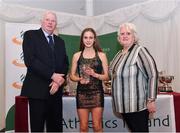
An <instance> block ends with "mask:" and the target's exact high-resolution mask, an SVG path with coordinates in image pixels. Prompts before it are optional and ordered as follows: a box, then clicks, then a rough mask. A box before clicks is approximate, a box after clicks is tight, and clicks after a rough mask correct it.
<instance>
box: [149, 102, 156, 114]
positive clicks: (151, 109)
mask: <svg viewBox="0 0 180 133" xmlns="http://www.w3.org/2000/svg"><path fill="white" fill-rule="evenodd" d="M147 109H148V111H149V113H155V112H156V105H155V101H148V102H147Z"/></svg>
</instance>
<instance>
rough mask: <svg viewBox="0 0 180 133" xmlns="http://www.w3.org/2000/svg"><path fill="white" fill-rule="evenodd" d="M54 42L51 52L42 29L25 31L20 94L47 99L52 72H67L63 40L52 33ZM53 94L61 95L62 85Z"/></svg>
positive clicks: (66, 58)
mask: <svg viewBox="0 0 180 133" xmlns="http://www.w3.org/2000/svg"><path fill="white" fill-rule="evenodd" d="M54 43H55V46H54V52H53V50H52V49H51V48H50V46H49V44H48V41H47V39H46V37H45V35H44V33H43V31H42V29H39V30H30V31H27V32H25V34H24V40H23V53H24V62H25V65H26V67H27V74H26V77H25V80H24V83H23V86H22V91H21V96H26V97H28V98H33V99H47V98H48V96H49V95H50V93H49V91H50V87H49V84H50V83H51V81H52V80H51V76H52V75H53V73H54V72H56V73H61V74H65V75H66V74H67V72H68V65H69V63H68V57H67V55H66V50H65V44H64V41H63V40H62V39H61V38H60V37H58V36H56V35H54ZM54 96H57V97H59V96H62V87H61V88H60V89H59V90H58V92H56V93H55V94H54Z"/></svg>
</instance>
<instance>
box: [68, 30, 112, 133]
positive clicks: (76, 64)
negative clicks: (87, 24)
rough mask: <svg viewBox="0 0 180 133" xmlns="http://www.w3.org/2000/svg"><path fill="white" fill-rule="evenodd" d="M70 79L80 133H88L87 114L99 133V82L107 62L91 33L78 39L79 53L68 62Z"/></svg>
mask: <svg viewBox="0 0 180 133" xmlns="http://www.w3.org/2000/svg"><path fill="white" fill-rule="evenodd" d="M70 78H71V79H72V80H73V81H76V82H78V86H77V95H76V106H77V113H78V117H79V120H80V132H88V120H89V113H91V116H92V122H93V130H94V132H102V131H103V129H102V115H103V108H104V91H103V86H102V80H108V79H109V78H108V61H107V57H106V54H105V53H103V52H102V50H101V48H100V47H99V44H98V40H97V36H96V33H95V31H94V29H92V28H86V29H84V30H83V32H82V34H81V38H80V51H79V52H77V53H75V54H74V56H73V59H72V68H71V73H70Z"/></svg>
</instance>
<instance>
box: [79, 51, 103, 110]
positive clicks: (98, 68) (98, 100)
mask: <svg viewBox="0 0 180 133" xmlns="http://www.w3.org/2000/svg"><path fill="white" fill-rule="evenodd" d="M82 53H83V52H81V55H80V57H79V60H78V74H79V75H80V76H81V73H82V69H83V65H84V64H86V65H89V66H90V67H91V68H92V69H94V71H95V72H96V73H99V74H101V73H102V62H101V60H100V59H99V56H98V54H97V52H96V56H95V57H94V58H88V59H87V58H83V54H82ZM76 105H77V108H93V107H104V91H103V86H102V81H101V80H99V79H97V78H94V77H92V76H90V82H89V83H88V84H85V85H84V84H81V83H80V82H78V86H77V95H76Z"/></svg>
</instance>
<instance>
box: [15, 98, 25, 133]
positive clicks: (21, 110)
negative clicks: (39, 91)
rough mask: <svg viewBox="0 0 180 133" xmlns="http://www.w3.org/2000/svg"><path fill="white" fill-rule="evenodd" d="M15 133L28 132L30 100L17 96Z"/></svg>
mask: <svg viewBox="0 0 180 133" xmlns="http://www.w3.org/2000/svg"><path fill="white" fill-rule="evenodd" d="M15 132H28V99H27V97H22V96H16V98H15Z"/></svg>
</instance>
